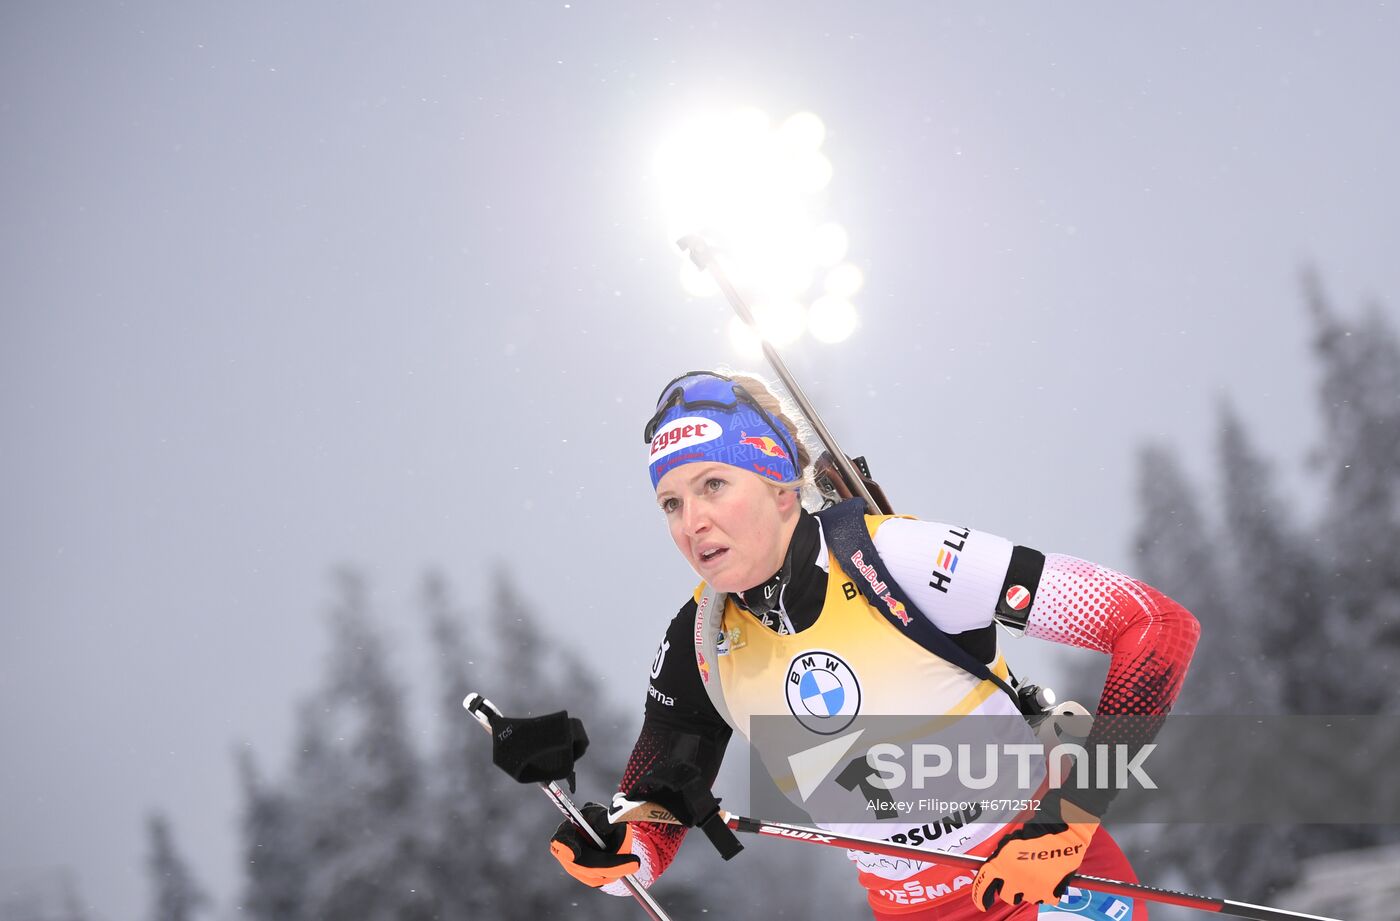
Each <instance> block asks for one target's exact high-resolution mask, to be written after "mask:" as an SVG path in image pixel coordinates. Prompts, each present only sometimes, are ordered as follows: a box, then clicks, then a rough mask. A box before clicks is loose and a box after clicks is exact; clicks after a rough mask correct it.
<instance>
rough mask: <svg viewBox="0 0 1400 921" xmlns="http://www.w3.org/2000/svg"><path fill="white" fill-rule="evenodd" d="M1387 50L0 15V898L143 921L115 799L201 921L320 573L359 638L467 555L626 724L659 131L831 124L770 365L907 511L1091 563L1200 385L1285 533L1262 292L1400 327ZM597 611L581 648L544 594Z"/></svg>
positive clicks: (1288, 9)
mask: <svg viewBox="0 0 1400 921" xmlns="http://www.w3.org/2000/svg"><path fill="white" fill-rule="evenodd" d="M1398 27H1400V13H1397V10H1396V7H1395V6H1394V5H1393V4H1391V5H1387V4H1383V3H1373V2H1356V3H1348V4H1327V5H1322V4H1316V3H1311V2H1308V3H1298V2H1267V3H1262V2H1260V3H1250V2H1238V3H1230V4H1175V3H1173V4H1141V3H1137V4H1122V3H1115V4H1110V3H1080V4H1053V5H1046V4H1000V5H996V6H988V5H985V4H974V3H959V4H951V3H941V2H939V3H923V2H921V3H881V4H854V3H828V2H812V0H806V2H802V3H764V4H738V3H711V4H694V3H674V4H656V3H646V4H642V3H628V4H623V3H616V4H600V3H595V2H590V0H571V2H548V3H529V2H515V3H510V4H504V3H500V4H484V3H474V4H463V3H423V4H413V5H409V6H407V7H406V6H404V5H402V4H394V5H390V4H378V5H370V4H363V3H354V4H347V3H302V4H283V3H256V2H255V3H239V4H211V3H180V4H150V3H139V2H138V3H130V2H128V3H103V4H82V3H62V4H58V3H38V2H33V3H23V2H11V3H7V4H4V5H3V6H2V7H0V235H2V236H0V512H3V516H4V522H5V524H4V528H3V531H0V744H3V746H4V755H3V757H2V758H0V816H2V817H3V818H0V870H3V871H6V872H30V871H36V870H37V871H42V870H44V869H45V868H53V867H61V866H66V867H71V868H72V869H73V870H74V872H75V873H76V876H77V880H78V884H79V887H80V889H81V891H82V893H83V895H84V897H85V899H86V901H87V903H88V904H89V905H90V906H91V907H92V908H93V909H94V913H95V915H96V916H97V917H98V918H99V919H104V921H124V919H134V918H138V917H140V916H141V914H142V912H143V911H144V910H145V906H144V898H145V881H144V878H143V875H142V872H141V864H140V861H141V857H142V854H143V849H144V841H143V839H142V833H143V826H142V821H141V819H142V816H143V814H144V812H145V811H146V810H148V809H151V808H155V807H159V808H162V809H165V810H167V811H168V812H169V813H170V815H171V817H172V820H173V822H174V826H175V832H176V836H177V839H178V841H179V843H180V844H181V846H182V847H183V849H184V850H185V852H186V854H187V855H188V856H189V857H190V859H191V861H192V863H193V864H194V869H195V870H196V872H197V873H198V874H199V875H200V877H201V878H202V879H204V880H205V881H206V883H207V884H208V885H209V886H210V887H211V888H212V889H213V891H214V893H215V894H216V895H217V896H218V897H219V899H220V900H221V904H222V905H224V906H227V905H228V904H229V903H230V901H231V898H232V896H233V893H234V886H235V882H236V880H237V879H238V866H237V863H238V858H237V854H236V847H237V837H236V834H235V821H236V816H237V809H238V800H237V784H236V779H235V775H234V770H233V762H232V759H231V757H230V752H231V750H232V749H233V747H234V746H235V745H236V744H240V743H242V742H245V741H246V742H247V743H249V744H251V745H253V746H254V748H255V749H257V750H258V751H259V752H260V753H263V754H265V755H267V756H268V757H269V759H270V760H273V761H276V760H277V758H278V757H280V756H281V754H282V753H283V752H284V751H285V749H286V747H287V745H288V743H289V741H290V733H291V722H292V702H293V701H294V699H295V698H296V697H297V696H298V695H299V694H302V693H304V692H305V691H306V690H307V689H309V688H310V687H311V686H312V685H313V683H314V682H315V680H316V675H317V672H318V669H319V667H320V663H321V657H322V653H323V649H324V631H323V615H324V610H325V607H326V603H327V601H328V598H329V592H330V581H329V579H328V577H327V575H328V573H329V571H330V570H331V568H332V567H333V566H335V565H338V564H341V563H350V564H356V565H359V566H362V567H363V568H364V569H365V571H366V572H367V574H368V575H369V577H370V579H371V580H372V584H373V586H374V590H375V594H376V597H377V599H378V600H379V601H380V602H381V603H382V604H383V606H384V607H385V609H386V610H391V611H398V612H407V611H409V610H411V602H412V599H413V596H414V594H415V592H416V590H417V585H418V580H419V579H420V577H421V575H422V573H423V572H424V571H425V569H427V568H428V567H434V566H435V567H440V568H441V569H442V570H443V571H444V572H446V573H447V574H448V576H449V577H450V578H451V579H452V580H453V582H454V583H455V585H456V587H457V590H458V593H459V594H460V595H462V596H464V597H465V598H467V599H468V600H470V601H474V600H475V599H476V598H477V597H478V596H479V594H480V592H479V589H478V586H479V585H480V584H481V583H482V581H483V576H484V575H485V574H486V573H488V572H489V571H490V570H491V569H492V568H493V567H494V566H496V565H499V564H506V565H509V566H510V567H511V569H512V570H513V571H514V572H515V573H516V574H517V575H519V576H520V577H521V578H522V579H523V580H525V582H526V588H525V592H526V595H527V597H528V598H530V599H531V600H532V601H534V602H535V603H536V604H537V605H538V606H539V608H540V609H541V612H542V614H543V616H544V617H545V618H546V620H547V621H548V623H549V624H550V625H551V628H552V629H553V630H555V631H557V633H558V634H559V635H560V636H561V637H564V638H566V639H577V640H579V641H582V640H583V639H584V638H585V637H592V636H598V635H605V636H606V637H607V638H608V644H609V646H610V647H611V648H612V649H613V650H614V653H613V658H614V659H615V661H614V662H612V663H609V664H604V663H600V665H599V670H600V672H604V673H605V674H606V676H607V677H606V679H605V680H606V682H607V686H608V689H609V691H610V692H611V693H612V694H613V695H614V696H615V697H616V699H618V700H620V701H628V702H632V703H634V705H635V706H636V707H637V708H640V706H641V693H642V692H643V690H644V683H645V677H644V670H645V668H646V666H647V663H648V662H649V661H650V660H651V657H652V654H653V651H654V649H655V645H656V643H657V641H658V640H659V638H660V634H661V631H662V629H663V627H664V624H665V623H666V621H667V620H668V619H669V617H670V616H671V614H672V613H673V612H674V611H675V609H676V607H678V605H679V604H680V602H681V601H682V600H683V598H684V597H685V595H686V593H687V592H688V591H689V588H690V586H691V584H692V582H693V579H692V578H691V576H690V573H689V571H688V569H687V568H686V566H685V565H684V563H683V562H682V561H681V560H680V558H679V557H678V556H677V555H676V553H675V551H674V549H673V548H672V547H671V545H670V543H669V540H668V539H667V537H666V535H665V531H664V525H663V523H662V519H661V516H660V514H659V513H658V512H657V511H656V510H655V507H654V504H653V503H652V501H651V500H650V496H649V488H648V481H647V476H646V473H645V470H644V463H645V462H644V460H643V453H642V445H641V435H640V430H641V426H642V423H643V422H644V421H645V419H646V418H647V416H648V415H649V414H650V406H649V404H650V402H651V400H653V399H654V397H655V395H656V392H657V390H658V389H659V387H660V385H661V384H662V383H664V382H665V381H666V380H667V379H669V378H670V377H672V376H673V375H674V374H676V373H679V372H680V371H683V370H686V369H689V368H692V367H703V366H709V365H714V364H717V363H721V362H725V363H730V364H736V363H738V360H737V359H736V358H735V356H734V355H733V354H732V353H731V352H730V350H729V344H728V341H727V338H726V337H725V336H723V335H722V332H721V327H722V326H723V325H724V323H726V322H727V314H726V312H725V308H724V307H723V305H722V304H720V303H718V302H713V301H692V300H688V299H687V298H686V297H685V296H684V295H683V293H682V291H681V289H680V287H679V285H678V284H677V282H676V271H677V268H678V260H679V257H678V256H677V255H676V253H675V252H674V250H673V249H672V248H671V247H670V245H669V241H668V240H667V239H666V234H665V227H664V221H663V217H662V215H661V214H660V213H659V210H658V207H657V194H656V188H655V186H654V184H653V183H652V182H651V178H650V172H651V168H652V155H653V153H654V151H655V148H656V146H657V144H658V142H659V141H660V139H661V137H662V136H663V135H664V134H665V133H667V132H668V131H669V130H671V128H672V127H673V126H674V125H675V124H676V122H677V121H678V120H679V119H681V118H683V117H685V116H686V115H687V114H688V113H690V112H693V111H695V110H697V109H700V108H705V107H728V106H735V105H756V106H758V107H760V108H762V109H764V110H766V111H767V112H769V113H770V114H773V115H774V116H776V117H780V118H781V117H783V116H786V115H788V114H791V113H793V112H797V111H801V110H810V111H813V112H816V113H817V114H818V115H819V116H820V117H821V118H822V119H824V120H825V122H826V124H827V127H828V138H827V142H826V146H825V152H826V153H827V155H828V156H829V157H830V159H831V161H832V163H833V165H834V168H835V175H834V179H833V181H832V184H831V186H830V189H829V193H828V204H829V208H830V214H831V216H833V217H835V218H836V219H838V220H840V221H841V222H842V223H844V224H845V225H846V227H847V228H848V229H849V231H850V235H851V241H852V242H851V256H852V258H854V259H855V260H856V261H857V262H858V263H859V264H860V265H861V266H862V267H863V268H864V269H865V272H866V277H867V284H866V287H865V289H864V290H863V292H862V293H861V294H860V296H859V297H858V298H857V304H858V306H859V307H860V309H861V311H862V323H863V325H862V327H861V329H860V330H859V331H858V332H857V334H856V335H855V337H854V338H852V339H851V340H850V341H848V342H847V343H845V344H843V345H840V346H824V345H819V344H817V343H814V342H812V341H811V340H807V341H805V342H802V343H800V344H798V345H797V346H794V347H792V348H791V349H789V359H790V363H791V364H792V366H793V367H794V370H796V371H798V372H799V373H800V374H801V375H802V379H803V381H804V382H805V383H806V384H807V386H808V388H809V392H810V394H811V396H812V397H813V398H814V400H816V401H817V403H818V405H819V406H820V407H821V408H822V410H823V412H824V413H825V415H826V417H827V422H828V423H829V424H830V425H831V426H832V427H833V428H834V429H835V430H836V431H837V432H838V434H839V435H840V437H841V439H842V442H843V444H844V445H845V446H846V447H847V448H848V449H849V450H851V451H852V452H853V453H865V454H867V455H868V456H869V457H870V458H871V460H872V463H873V464H874V466H875V469H876V472H877V474H878V475H879V476H880V478H881V480H882V481H883V482H884V484H885V486H886V489H887V490H888V492H889V494H890V496H891V498H892V499H893V501H894V502H895V504H896V506H897V507H898V508H900V509H901V510H903V511H908V512H911V513H915V514H919V515H922V516H925V517H930V518H936V519H940V520H945V521H950V522H957V523H962V524H967V525H970V526H972V527H976V528H980V529H984V530H989V531H993V532H997V533H1000V534H1003V535H1005V536H1007V537H1010V538H1012V539H1014V540H1016V541H1018V542H1020V543H1026V544H1030V545H1032V546H1037V547H1039V548H1041V549H1043V550H1047V551H1059V552H1067V553H1073V554H1077V555H1080V556H1084V557H1088V558H1091V559H1095V560H1098V561H1100V562H1103V563H1106V564H1109V565H1113V566H1117V567H1120V568H1126V569H1129V570H1130V569H1131V568H1132V558H1131V551H1130V546H1129V534H1130V531H1131V527H1132V523H1133V522H1132V512H1133V474H1134V470H1133V461H1134V454H1135V451H1136V449H1137V447H1138V446H1139V445H1140V444H1142V443H1143V442H1144V441H1145V440H1148V439H1152V440H1156V441H1159V442H1164V443H1169V444H1172V445H1175V446H1177V448H1178V449H1179V450H1180V452H1181V454H1182V456H1183V458H1184V459H1185V461H1186V463H1187V464H1188V466H1189V468H1190V469H1191V470H1192V472H1193V473H1195V474H1197V475H1199V476H1202V477H1204V476H1206V475H1207V474H1208V473H1209V471H1210V468H1211V464H1212V456H1211V453H1212V451H1213V439H1214V435H1215V416H1214V412H1215V405H1216V401H1217V399H1218V398H1219V396H1220V395H1221V394H1229V395H1230V396H1231V397H1232V398H1233V399H1234V401H1235V402H1236V405H1237V406H1238V407H1239V409H1240V411H1241V413H1242V415H1243V416H1244V418H1245V419H1246V421H1247V423H1248V424H1249V425H1250V426H1251V428H1252V431H1253V433H1254V435H1255V436H1256V438H1257V440H1258V441H1259V443H1260V444H1261V446H1262V447H1263V448H1264V449H1265V450H1267V451H1269V452H1270V453H1271V454H1273V455H1274V456H1276V457H1279V458H1281V459H1282V460H1283V461H1284V466H1283V468H1282V471H1281V473H1282V475H1283V482H1284V484H1285V485H1286V486H1289V487H1290V488H1292V489H1295V490H1298V491H1299V493H1300V494H1301V495H1303V496H1306V494H1307V493H1306V491H1307V488H1308V487H1307V484H1306V480H1305V478H1304V476H1303V466H1302V463H1301V461H1302V458H1303V454H1304V451H1305V449H1306V447H1307V446H1308V445H1309V444H1310V442H1311V440H1312V439H1313V437H1314V436H1315V433H1316V431H1317V425H1316V418H1317V416H1316V413H1317V410H1316V407H1315V405H1314V403H1313V401H1312V383H1313V369H1312V367H1311V365H1310V364H1309V362H1308V354H1307V338H1308V329H1307V324H1306V322H1305V315H1304V313H1303V311H1302V309H1301V307H1300V297H1299V289H1298V283H1297V276H1298V272H1299V269H1300V267H1302V266H1303V265H1305V264H1313V265H1315V266H1317V267H1318V269H1319V270H1320V271H1321V273H1322V275H1323V278H1324V280H1325V282H1326V284H1327V285H1328V287H1329V289H1330V290H1331V292H1332V293H1333V295H1334V297H1335V299H1336V301H1337V302H1338V304H1339V305H1340V306H1341V307H1343V308H1344V309H1345V310H1347V311H1352V310H1355V309H1357V308H1358V307H1359V305H1360V304H1361V303H1363V302H1364V301H1365V300H1366V299H1368V298H1376V299H1379V300H1381V301H1382V302H1384V303H1385V305H1386V309H1387V310H1389V311H1390V312H1391V314H1392V315H1395V314H1396V310H1397V303H1400V259H1397V258H1396V242H1397V240H1400V227H1398V226H1397V223H1398V222H1400V209H1398V208H1397V204H1398V202H1397V181H1396V177H1395V164H1396V163H1397V162H1400V119H1398V118H1397V117H1396V115H1397V106H1396V94H1395V90H1394V88H1395V87H1396V86H1400V61H1398V59H1397V56H1396V54H1395V48H1396V47H1397V43H1400V28H1398ZM617 580H625V581H626V584H627V585H628V586H629V591H628V592H627V593H626V594H625V595H623V596H621V597H622V598H624V599H625V600H626V601H627V604H626V605H625V606H624V607H625V610H623V611H621V612H620V613H619V612H618V610H617V607H618V606H617V605H615V604H614V601H615V600H616V597H614V598H611V599H608V600H607V603H598V602H595V601H593V600H588V601H585V602H584V603H582V604H580V603H579V602H578V601H577V600H576V595H574V594H572V592H577V591H579V590H582V591H584V593H585V598H588V599H594V598H596V597H597V594H598V593H597V592H596V591H595V587H596V586H598V585H599V584H600V583H602V584H603V585H606V584H607V583H609V582H610V581H617ZM418 626H419V624H418V621H417V619H416V618H406V619H405V621H404V622H403V623H401V624H398V625H396V626H395V627H394V628H393V630H394V633H393V635H394V637H395V640H396V642H397V643H398V644H399V647H400V650H401V656H402V659H401V661H404V662H408V661H412V660H413V657H414V656H415V655H418V654H419V653H417V652H414V649H416V648H417V646H418V645H421V638H420V636H419V632H420V631H419V630H418ZM1027 644H1028V645H1034V643H1033V641H1027ZM1017 647H1018V648H1015V649H1014V650H1013V651H1012V653H1011V655H1012V656H1013V657H1014V659H1015V661H1018V662H1020V661H1025V660H1026V659H1027V657H1028V656H1027V655H1026V654H1024V653H1023V652H1022V649H1021V648H1020V647H1019V644H1017ZM1029 658H1030V659H1032V660H1034V659H1035V658H1036V657H1035V655H1034V654H1031V655H1029ZM495 693H496V696H498V697H501V698H505V699H509V696H510V695H509V689H500V690H499V691H496V692H495ZM583 715H584V717H585V719H586V718H587V714H586V713H584V714H583ZM541 853H543V850H542V851H541ZM542 859H543V858H542Z"/></svg>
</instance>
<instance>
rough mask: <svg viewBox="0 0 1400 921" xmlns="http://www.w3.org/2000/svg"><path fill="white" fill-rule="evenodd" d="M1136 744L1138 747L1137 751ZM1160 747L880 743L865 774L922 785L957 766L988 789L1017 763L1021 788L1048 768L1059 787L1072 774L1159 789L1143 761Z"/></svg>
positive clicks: (1111, 784) (1099, 783)
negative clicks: (1091, 747) (1091, 751)
mask: <svg viewBox="0 0 1400 921" xmlns="http://www.w3.org/2000/svg"><path fill="white" fill-rule="evenodd" d="M1134 747H1135V748H1136V749H1137V750H1136V751H1132V748H1134ZM1156 748H1157V746H1156V745H1155V744H1152V743H1148V744H1146V745H1142V746H1128V745H1095V746H1093V749H1094V751H1093V754H1092V755H1091V754H1090V752H1089V750H1088V749H1087V748H1085V747H1084V746H1083V745H1078V744H1076V743H1073V742H1061V743H1060V744H1058V745H1055V746H1054V747H1052V748H1051V749H1050V750H1049V751H1048V752H1047V751H1046V750H1045V749H1044V747H1043V746H1041V745H1037V744H1032V743H1009V744H1002V745H998V744H995V743H990V742H989V743H986V744H983V745H980V746H977V745H972V744H968V743H960V744H958V745H956V746H953V747H952V748H950V747H949V746H947V745H941V744H938V743H935V742H917V743H914V744H913V745H908V746H903V745H897V744H895V743H893V742H879V743H877V744H875V745H872V746H870V748H869V749H867V750H866V753H865V761H866V764H868V765H869V766H870V768H871V772H870V773H869V774H867V775H865V778H864V779H865V781H866V784H868V785H869V786H871V787H875V788H878V789H881V790H891V791H893V790H903V789H913V790H922V789H925V787H926V786H927V784H928V781H930V780H937V779H939V778H946V777H950V776H952V774H953V772H954V771H956V777H957V781H958V783H959V784H960V785H961V786H962V787H964V788H966V789H968V790H988V789H991V788H992V787H996V786H998V785H999V784H1001V782H1002V780H1003V771H1004V770H1006V769H1007V768H1008V767H1012V766H1013V765H1014V770H1015V776H1016V780H1015V789H1019V790H1031V789H1034V788H1033V786H1032V785H1033V784H1035V783H1036V782H1037V781H1036V780H1035V779H1033V778H1036V777H1037V776H1038V775H1040V774H1041V772H1042V771H1043V770H1045V769H1046V768H1047V767H1048V773H1049V782H1050V787H1051V788H1053V789H1060V788H1062V787H1065V786H1066V783H1065V781H1066V779H1072V780H1073V784H1072V785H1073V786H1074V787H1077V788H1078V789H1080V790H1086V789H1090V788H1091V787H1092V788H1093V789H1098V790H1108V789H1113V790H1127V789H1129V788H1130V787H1131V786H1132V783H1133V782H1134V781H1136V783H1137V785H1138V786H1139V787H1141V788H1142V789H1144V790H1155V789H1157V783H1156V781H1154V780H1153V779H1152V777H1151V775H1149V774H1148V773H1147V771H1146V770H1145V769H1144V768H1143V762H1145V761H1146V760H1147V759H1148V757H1149V756H1150V755H1151V754H1152V752H1154V751H1155V750H1156ZM979 749H980V751H979ZM979 754H980V758H979V757H978V755H979ZM906 763H907V764H908V767H906ZM863 786H864V785H863ZM920 802H921V803H922V802H923V801H922V800H921V801H920ZM939 802H942V801H939ZM931 808H932V807H931Z"/></svg>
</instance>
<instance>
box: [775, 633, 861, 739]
mask: <svg viewBox="0 0 1400 921" xmlns="http://www.w3.org/2000/svg"><path fill="white" fill-rule="evenodd" d="M785 686H786V688H787V703H788V709H789V710H791V711H792V715H793V716H795V717H797V721H798V722H799V723H801V724H802V725H803V726H804V727H805V728H807V729H810V730H811V731H812V732H815V733H818V734H820V735H833V734H835V733H838V732H840V731H841V730H843V729H845V728H846V727H847V726H849V725H851V723H852V722H853V721H854V720H855V718H856V714H857V713H859V712H860V682H859V681H858V680H856V673H855V672H853V671H851V667H850V666H849V665H847V664H846V663H845V662H844V661H843V660H842V659H841V657H840V656H838V655H836V654H835V653H831V652H826V651H824V650H820V649H816V650H812V651H811V652H804V653H801V654H800V655H797V656H794V657H793V660H792V662H791V663H790V664H789V665H788V670H787V678H786V679H785Z"/></svg>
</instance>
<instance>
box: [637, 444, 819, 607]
mask: <svg viewBox="0 0 1400 921" xmlns="http://www.w3.org/2000/svg"><path fill="white" fill-rule="evenodd" d="M656 501H657V503H658V504H659V505H660V506H661V510H662V511H663V512H665V513H666V523H667V524H668V525H669V526H670V528H671V539H672V540H674V541H675V542H676V547H677V548H678V549H679V550H680V552H681V555H682V556H684V557H685V559H686V562H688V563H689V564H690V565H691V568H693V569H694V570H695V572H696V573H698V574H699V576H700V578H702V579H704V580H705V581H706V582H708V583H709V584H710V585H712V586H714V587H715V588H717V589H719V590H720V591H722V592H741V591H743V590H744V589H748V588H753V587H754V586H755V585H758V584H759V583H760V582H763V581H764V580H766V579H767V578H768V577H769V576H771V575H773V573H775V572H777V571H778V569H779V568H780V567H781V566H782V565H783V556H784V554H786V553H787V547H788V542H789V541H790V540H791V539H792V532H793V530H794V529H795V528H796V527H797V511H798V497H797V493H796V492H795V491H794V490H791V489H781V488H779V487H777V486H775V485H774V484H773V483H772V482H771V481H769V480H766V479H764V478H763V477H761V476H759V475H758V474H756V473H749V472H748V471H747V470H740V469H739V468H738V467H732V466H730V465H729V464H720V463H711V462H703V463H693V464H684V465H682V466H680V467H677V468H675V469H674V470H671V471H670V472H669V473H667V474H666V475H665V476H663V477H662V478H661V481H660V482H659V483H657V484H656Z"/></svg>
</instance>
